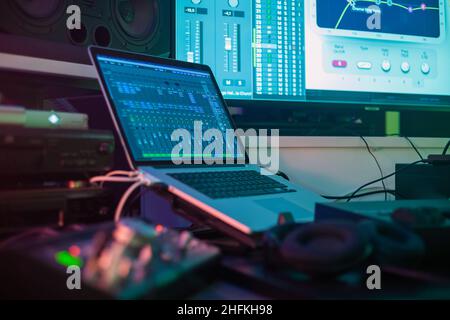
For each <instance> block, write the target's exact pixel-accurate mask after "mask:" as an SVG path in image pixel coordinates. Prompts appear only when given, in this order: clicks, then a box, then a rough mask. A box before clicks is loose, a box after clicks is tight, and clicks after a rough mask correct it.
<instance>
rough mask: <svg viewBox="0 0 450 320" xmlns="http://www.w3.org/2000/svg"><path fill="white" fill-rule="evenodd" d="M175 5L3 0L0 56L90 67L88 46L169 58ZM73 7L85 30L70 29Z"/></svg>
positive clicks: (165, 0)
mask: <svg viewBox="0 0 450 320" xmlns="http://www.w3.org/2000/svg"><path fill="white" fill-rule="evenodd" d="M171 3H172V1H171V0H110V1H109V0H102V1H96V0H2V1H0V51H1V52H8V53H16V54H24V55H32V56H39V57H43V58H49V59H57V60H65V61H72V62H78V63H89V59H88V57H87V52H86V47H87V46H89V45H98V46H103V47H110V48H115V49H122V50H129V51H134V52H139V53H148V54H153V55H160V56H168V55H169V53H170V44H171V41H170V34H171V32H170V26H171V22H170V19H171V8H170V7H171ZM70 5H78V6H79V7H80V9H81V29H78V30H69V29H68V28H67V26H66V22H67V19H68V18H69V16H70V15H69V14H67V13H66V10H67V8H68V7H69V6H70Z"/></svg>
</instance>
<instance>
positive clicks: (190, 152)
mask: <svg viewBox="0 0 450 320" xmlns="http://www.w3.org/2000/svg"><path fill="white" fill-rule="evenodd" d="M97 62H98V66H99V68H100V72H101V73H102V75H103V79H104V83H105V85H106V88H105V90H107V91H108V94H109V96H110V99H111V102H112V104H113V106H111V107H112V108H115V111H116V112H115V113H116V116H117V118H118V119H117V121H119V122H120V125H121V127H122V129H123V135H124V139H126V140H127V143H128V146H129V149H130V151H131V153H132V157H133V158H134V160H135V161H137V162H147V161H170V160H172V159H173V157H172V155H173V154H174V152H175V153H176V156H178V157H179V158H183V159H186V158H190V159H194V160H198V159H205V158H223V159H225V158H227V159H230V158H233V159H236V158H239V159H241V158H243V157H244V153H243V152H241V151H240V150H239V147H238V145H237V143H235V142H233V143H232V145H230V144H228V145H227V143H226V141H225V140H226V136H227V130H228V132H230V131H229V130H233V132H234V127H233V125H232V123H231V121H230V118H229V115H228V113H227V111H226V109H225V108H226V106H225V105H224V102H223V99H222V97H221V96H220V92H219V91H218V89H217V85H216V84H215V83H214V80H213V78H212V76H211V73H210V72H208V71H205V70H203V69H201V68H199V69H196V68H192V69H189V68H186V67H184V66H183V67H178V66H173V65H172V64H170V65H166V64H160V63H151V62H148V61H145V60H132V59H125V58H117V57H111V56H107V55H99V56H97ZM209 129H216V130H215V132H219V131H220V133H222V145H223V148H222V149H220V148H214V150H213V152H209V151H208V146H210V145H211V143H212V142H214V139H217V135H216V136H211V135H208V134H207V132H208V130H209ZM210 131H211V130H210ZM186 134H189V135H188V136H186ZM187 138H189V140H188V141H186V140H187ZM177 146H178V148H177ZM180 146H182V148H180ZM209 150H211V149H209ZM230 150H231V152H229V151H230ZM195 163H197V162H195Z"/></svg>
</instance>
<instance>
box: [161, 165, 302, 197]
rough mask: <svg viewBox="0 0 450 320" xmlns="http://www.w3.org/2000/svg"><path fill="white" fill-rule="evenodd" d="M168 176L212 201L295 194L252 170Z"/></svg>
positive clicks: (286, 187) (173, 174)
mask: <svg viewBox="0 0 450 320" xmlns="http://www.w3.org/2000/svg"><path fill="white" fill-rule="evenodd" d="M169 176H171V177H172V178H174V179H176V180H178V181H181V182H182V183H184V184H186V185H188V186H189V187H191V188H193V189H195V190H197V191H199V192H201V193H203V194H204V195H206V196H208V197H210V198H212V199H224V198H239V197H251V196H260V195H269V194H279V193H288V192H296V190H293V189H290V188H289V187H288V186H286V185H284V184H282V183H280V182H278V181H276V180H274V179H271V178H270V177H268V176H263V175H260V174H259V173H258V172H256V171H253V170H248V171H222V172H190V173H172V174H169Z"/></svg>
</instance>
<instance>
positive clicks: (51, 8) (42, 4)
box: [12, 0, 64, 23]
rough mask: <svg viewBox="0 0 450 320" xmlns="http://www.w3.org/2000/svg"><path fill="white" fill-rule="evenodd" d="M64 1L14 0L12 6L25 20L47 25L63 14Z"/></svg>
mask: <svg viewBox="0 0 450 320" xmlns="http://www.w3.org/2000/svg"><path fill="white" fill-rule="evenodd" d="M63 3H64V1H62V0H13V1H12V6H13V8H15V9H16V10H17V11H19V12H20V13H21V14H22V15H23V16H24V17H25V18H28V19H30V20H33V21H36V20H37V21H38V22H41V23H45V22H47V21H53V20H54V18H55V17H56V16H59V14H60V13H61V8H62V5H63Z"/></svg>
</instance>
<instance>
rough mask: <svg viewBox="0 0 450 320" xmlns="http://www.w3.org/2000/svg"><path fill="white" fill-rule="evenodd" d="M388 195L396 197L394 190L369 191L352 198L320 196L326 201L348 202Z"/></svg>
mask: <svg viewBox="0 0 450 320" xmlns="http://www.w3.org/2000/svg"><path fill="white" fill-rule="evenodd" d="M385 192H387V193H389V194H391V195H393V196H398V194H397V192H396V191H395V190H386V191H385V190H378V191H370V192H366V193H361V194H357V195H355V196H354V197H352V196H324V195H322V198H325V199H328V200H348V199H350V200H351V199H356V198H363V197H367V196H371V195H374V194H380V193H385Z"/></svg>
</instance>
